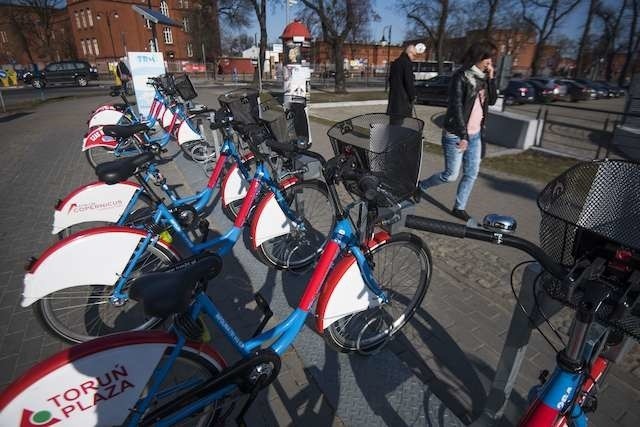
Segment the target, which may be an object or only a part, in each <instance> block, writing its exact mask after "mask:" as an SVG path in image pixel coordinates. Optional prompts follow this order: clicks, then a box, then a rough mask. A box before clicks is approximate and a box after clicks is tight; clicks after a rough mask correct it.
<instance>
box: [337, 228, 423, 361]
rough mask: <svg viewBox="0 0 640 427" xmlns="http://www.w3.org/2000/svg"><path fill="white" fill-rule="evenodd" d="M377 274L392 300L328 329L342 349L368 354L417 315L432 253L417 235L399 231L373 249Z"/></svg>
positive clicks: (374, 270)
mask: <svg viewBox="0 0 640 427" xmlns="http://www.w3.org/2000/svg"><path fill="white" fill-rule="evenodd" d="M369 259H370V261H369V262H370V266H371V269H372V271H373V276H374V277H375V279H376V280H377V282H378V284H379V285H380V287H381V288H382V290H384V291H385V292H386V294H387V297H388V298H389V302H388V303H387V304H381V305H379V306H377V307H372V308H370V309H368V310H365V311H361V312H358V313H354V314H351V315H348V316H345V317H343V318H342V319H340V320H338V321H336V322H334V323H332V324H331V325H330V326H329V327H328V328H326V329H325V330H324V338H325V340H326V341H327V343H328V344H329V345H331V346H332V347H333V348H335V349H336V350H338V351H341V352H354V351H358V352H361V353H368V352H372V351H374V350H377V349H378V348H380V347H382V346H383V345H384V344H385V343H386V342H387V340H388V339H389V338H390V337H391V336H393V335H394V334H396V333H397V332H398V331H399V330H400V329H401V328H402V327H403V326H404V325H405V324H406V323H407V322H408V321H409V319H411V317H413V314H414V313H415V311H416V309H417V308H418V307H419V306H420V304H421V303H422V300H423V299H424V296H425V293H426V292H427V288H428V287H429V281H430V280H431V253H430V252H429V248H428V247H427V246H426V245H425V244H424V242H423V241H422V240H421V239H420V238H418V237H417V236H415V235H413V234H409V233H399V234H397V235H395V236H393V237H392V238H391V239H390V240H388V241H386V242H385V243H383V244H382V245H380V246H378V247H376V248H375V249H373V250H372V251H371V252H370V258H369Z"/></svg>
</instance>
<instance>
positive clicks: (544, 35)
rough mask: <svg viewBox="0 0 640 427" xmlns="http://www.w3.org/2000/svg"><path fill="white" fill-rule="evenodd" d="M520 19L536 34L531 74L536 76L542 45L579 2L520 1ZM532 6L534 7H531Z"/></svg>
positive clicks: (574, 0)
mask: <svg viewBox="0 0 640 427" xmlns="http://www.w3.org/2000/svg"><path fill="white" fill-rule="evenodd" d="M520 1H521V3H522V18H523V19H524V20H525V21H526V22H528V23H529V24H530V25H531V26H532V27H534V28H535V29H536V31H537V33H538V35H537V39H536V42H537V43H536V48H535V50H534V52H533V60H532V63H531V74H532V75H536V74H538V67H539V66H540V64H539V62H540V57H541V55H542V52H543V49H544V45H545V43H546V42H547V40H548V39H549V37H550V36H551V35H552V34H553V32H554V30H555V29H556V27H557V26H558V24H559V23H560V21H562V19H563V18H564V17H566V16H567V15H568V14H569V13H570V12H571V11H572V10H573V9H574V8H575V7H576V6H577V5H578V3H580V1H581V0H520ZM531 6H534V7H531Z"/></svg>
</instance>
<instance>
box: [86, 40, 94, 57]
mask: <svg viewBox="0 0 640 427" xmlns="http://www.w3.org/2000/svg"><path fill="white" fill-rule="evenodd" d="M87 52H88V53H89V55H93V49H92V48H91V40H90V39H87Z"/></svg>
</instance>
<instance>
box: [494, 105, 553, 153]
mask: <svg viewBox="0 0 640 427" xmlns="http://www.w3.org/2000/svg"><path fill="white" fill-rule="evenodd" d="M543 126H544V121H543V120H537V119H535V118H532V117H529V116H525V115H522V114H516V113H511V112H499V111H489V117H487V123H486V136H485V137H486V139H487V142H490V143H492V144H496V145H501V146H503V147H508V148H518V149H521V150H526V149H528V148H530V147H532V146H533V145H535V142H536V140H537V138H539V136H540V133H541V132H542V128H543Z"/></svg>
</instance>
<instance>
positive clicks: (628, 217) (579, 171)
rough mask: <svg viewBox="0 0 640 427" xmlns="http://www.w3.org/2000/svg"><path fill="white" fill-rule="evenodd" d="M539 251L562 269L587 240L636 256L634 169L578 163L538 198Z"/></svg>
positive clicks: (639, 182)
mask: <svg viewBox="0 0 640 427" xmlns="http://www.w3.org/2000/svg"><path fill="white" fill-rule="evenodd" d="M538 208H540V212H541V214H542V220H541V222H540V245H541V246H542V248H543V249H544V251H545V252H546V253H547V255H549V256H550V257H551V258H553V259H554V260H555V261H556V262H559V263H561V264H563V265H565V266H572V265H573V264H574V263H575V261H576V257H577V256H580V255H581V254H582V253H584V251H585V250H586V249H587V248H585V247H584V246H585V245H586V244H587V243H588V242H590V241H592V240H593V236H594V235H595V236H599V237H600V238H602V239H605V240H607V241H610V242H613V243H616V244H618V245H620V246H622V247H627V248H630V249H633V250H640V163H636V162H630V161H625V160H602V161H594V162H586V163H580V164H578V165H576V166H574V167H572V168H570V169H569V170H567V171H565V172H564V173H563V174H561V175H560V176H558V177H557V178H556V179H554V180H553V181H551V182H550V183H549V184H547V186H546V187H545V188H544V189H543V190H542V192H541V193H540V194H539V195H538Z"/></svg>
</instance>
